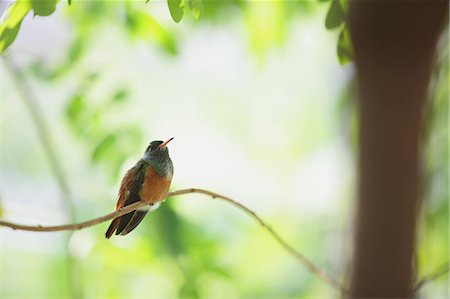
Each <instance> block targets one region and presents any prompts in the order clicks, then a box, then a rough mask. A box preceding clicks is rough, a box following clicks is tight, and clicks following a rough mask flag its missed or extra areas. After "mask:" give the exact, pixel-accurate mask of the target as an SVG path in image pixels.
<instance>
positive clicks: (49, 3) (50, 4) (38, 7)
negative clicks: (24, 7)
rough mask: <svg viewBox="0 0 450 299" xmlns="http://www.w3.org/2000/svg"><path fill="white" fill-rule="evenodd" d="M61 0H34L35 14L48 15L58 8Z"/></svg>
mask: <svg viewBox="0 0 450 299" xmlns="http://www.w3.org/2000/svg"><path fill="white" fill-rule="evenodd" d="M58 1H59V0H33V11H34V15H35V16H48V15H51V14H52V13H53V12H54V11H55V10H56V4H57V3H58Z"/></svg>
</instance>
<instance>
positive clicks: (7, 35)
mask: <svg viewBox="0 0 450 299" xmlns="http://www.w3.org/2000/svg"><path fill="white" fill-rule="evenodd" d="M30 10H31V2H30V1H28V0H24V1H16V2H14V3H13V4H12V5H11V6H10V7H9V8H8V9H7V10H6V12H5V14H6V16H3V17H4V21H3V22H2V24H1V25H0V53H3V52H4V51H5V50H6V49H7V48H8V47H9V46H10V45H11V44H12V43H13V41H14V40H15V39H16V36H17V33H18V32H19V29H20V25H21V23H22V20H23V19H24V18H25V16H26V15H27V14H28V12H29V11H30Z"/></svg>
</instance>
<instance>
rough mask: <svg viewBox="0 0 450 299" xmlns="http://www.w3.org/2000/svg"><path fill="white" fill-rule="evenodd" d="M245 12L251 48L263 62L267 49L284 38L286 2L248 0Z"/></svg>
mask: <svg viewBox="0 0 450 299" xmlns="http://www.w3.org/2000/svg"><path fill="white" fill-rule="evenodd" d="M245 12H246V25H247V30H248V34H249V39H250V46H251V49H252V51H254V52H255V54H256V55H258V58H259V59H260V62H264V60H265V58H266V54H267V53H268V50H269V49H270V48H272V47H274V46H277V45H282V44H283V42H284V41H285V40H286V33H287V24H286V3H285V1H263V2H258V1H256V2H253V1H249V2H248V9H246V10H245Z"/></svg>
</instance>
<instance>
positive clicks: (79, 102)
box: [66, 95, 86, 122]
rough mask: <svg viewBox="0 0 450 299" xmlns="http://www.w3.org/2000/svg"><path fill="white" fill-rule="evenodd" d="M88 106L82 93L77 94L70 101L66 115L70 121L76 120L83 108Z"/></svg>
mask: <svg viewBox="0 0 450 299" xmlns="http://www.w3.org/2000/svg"><path fill="white" fill-rule="evenodd" d="M85 108H86V100H85V99H84V97H82V96H81V95H75V96H73V97H72V99H71V100H70V101H69V105H68V106H67V109H66V115H67V117H68V118H69V120H70V121H72V122H73V121H75V120H76V119H77V118H78V116H79V115H80V113H81V112H82V110H83V109H85Z"/></svg>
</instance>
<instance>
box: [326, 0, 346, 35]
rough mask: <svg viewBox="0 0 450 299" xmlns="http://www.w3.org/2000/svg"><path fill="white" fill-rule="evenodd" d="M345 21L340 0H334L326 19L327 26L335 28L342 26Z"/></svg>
mask: <svg viewBox="0 0 450 299" xmlns="http://www.w3.org/2000/svg"><path fill="white" fill-rule="evenodd" d="M344 22H345V14H344V11H343V9H342V7H341V4H340V2H339V0H333V2H331V5H330V9H329V10H328V13H327V17H326V19H325V27H326V28H327V29H334V28H337V27H339V26H341V25H342V24H343V23H344Z"/></svg>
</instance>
